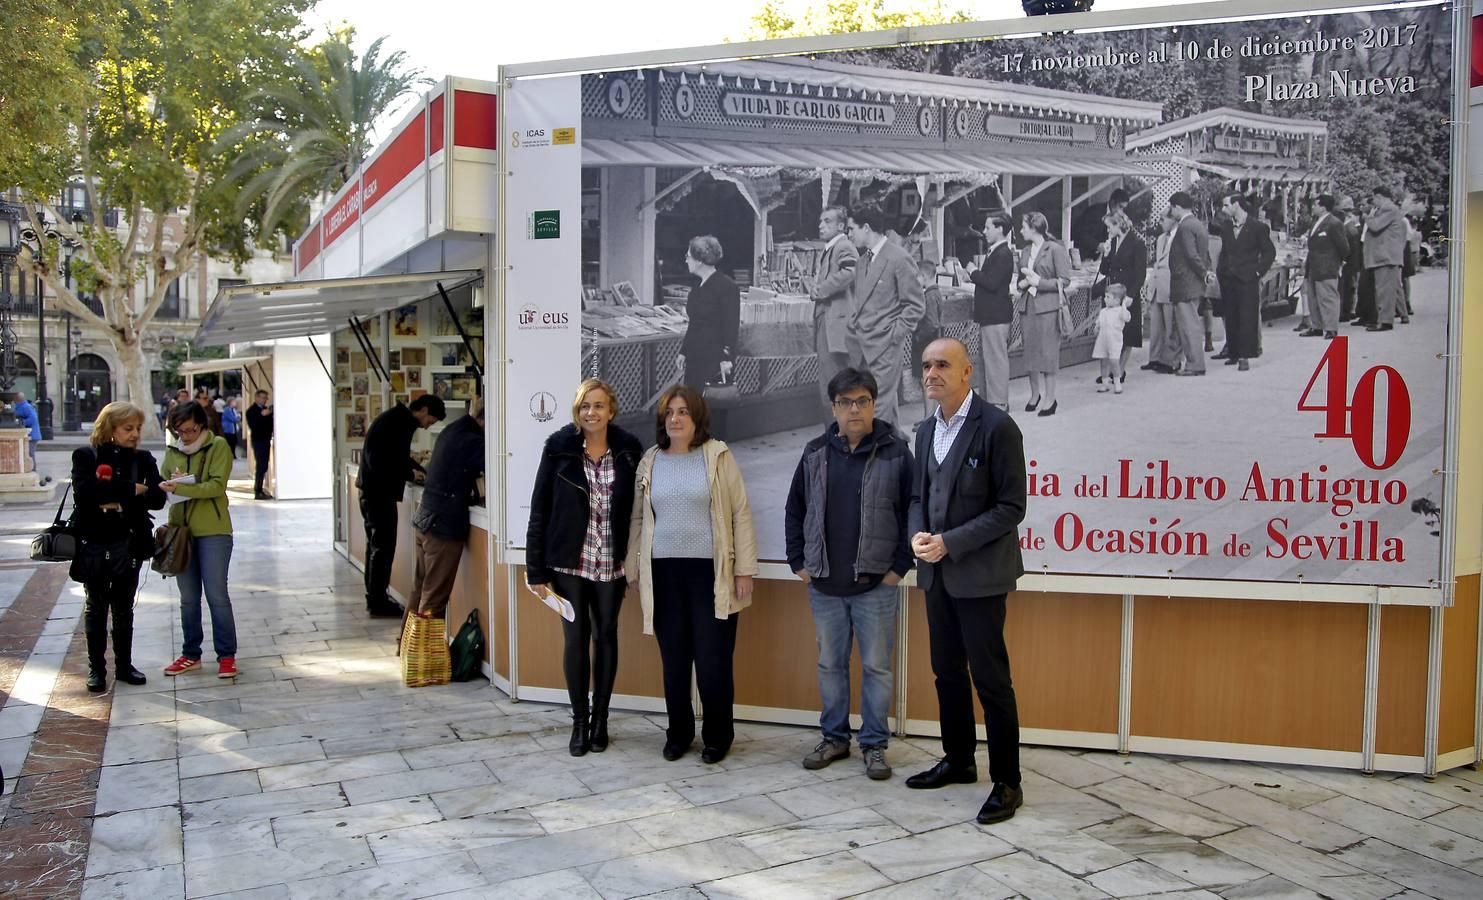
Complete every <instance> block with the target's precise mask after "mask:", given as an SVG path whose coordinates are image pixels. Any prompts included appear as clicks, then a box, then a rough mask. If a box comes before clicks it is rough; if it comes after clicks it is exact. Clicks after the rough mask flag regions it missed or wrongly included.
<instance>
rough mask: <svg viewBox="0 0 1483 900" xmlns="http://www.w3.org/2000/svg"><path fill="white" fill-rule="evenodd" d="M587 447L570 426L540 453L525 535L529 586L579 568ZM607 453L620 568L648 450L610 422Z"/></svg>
mask: <svg viewBox="0 0 1483 900" xmlns="http://www.w3.org/2000/svg"><path fill="white" fill-rule="evenodd" d="M585 446H586V445H585V441H584V440H583V438H582V430H581V429H580V428H578V427H577V426H576V425H575V424H572V425H567V426H565V427H563V428H561V429H559V430H558V431H557V432H556V433H555V434H553V435H551V436H550V437H549V438H547V439H546V446H545V448H544V449H543V450H542V451H541V467H540V469H539V470H538V471H537V472H536V483H535V487H534V489H533V490H532V491H531V496H530V524H529V525H528V526H527V528H526V532H525V577H526V581H528V582H529V583H531V584H546V583H548V582H550V581H551V576H552V571H553V569H556V568H562V569H575V568H578V567H579V566H580V565H581V562H582V542H583V540H584V539H585V538H586V536H587V514H588V504H587V498H588V484H587V467H586V465H585V464H584V463H583V462H582V455H583V453H584V448H585ZM608 449H609V450H611V451H612V454H613V500H612V517H611V527H612V531H613V560H614V562H615V563H616V564H617V565H622V563H623V558H624V557H625V556H626V555H627V554H628V521H629V518H630V517H631V515H632V513H633V485H634V477H635V475H636V474H637V472H638V464H639V459H640V458H641V457H642V456H643V453H644V447H643V445H642V444H640V443H639V441H638V438H636V437H634V436H633V435H631V434H629V433H628V432H626V431H624V430H623V429H622V428H619V427H618V426H617V425H614V424H612V423H609V424H608Z"/></svg>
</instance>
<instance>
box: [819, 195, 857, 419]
mask: <svg viewBox="0 0 1483 900" xmlns="http://www.w3.org/2000/svg"><path fill="white" fill-rule="evenodd" d="M849 220H850V213H849V210H847V209H845V208H844V207H843V206H830V207H826V208H825V209H824V212H823V213H821V214H820V215H819V238H820V239H822V240H824V241H825V242H826V243H825V245H824V255H823V257H821V258H820V259H819V268H818V273H817V275H816V276H815V278H814V282H813V285H812V286H811V287H810V288H809V292H808V295H809V298H810V299H811V300H813V301H814V352H815V353H817V354H818V356H819V397H820V399H821V400H822V401H823V403H824V405H825V407H827V408H829V409H832V407H830V398H829V382H830V381H831V380H832V379H833V378H834V376H835V375H837V374H838V373H839V370H840V369H843V368H845V367H846V366H848V365H849V364H850V348H849V334H848V331H849V319H850V306H851V304H852V303H853V301H854V298H855V270H856V267H857V265H858V264H859V262H860V251H858V250H856V249H855V245H854V244H853V243H851V242H850V239H849V236H848V235H846V234H845V231H846V229H847V228H848V226H849Z"/></svg>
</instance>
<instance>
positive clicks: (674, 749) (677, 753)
mask: <svg viewBox="0 0 1483 900" xmlns="http://www.w3.org/2000/svg"><path fill="white" fill-rule="evenodd" d="M691 740H693V738H692V739H691ZM689 749H690V741H686V742H684V743H683V744H682V743H680V742H679V741H665V742H664V758H665V759H667V760H669V761H670V762H674V761H675V760H677V759H679V758H680V757H682V756H684V755H685V751H686V750H689Z"/></svg>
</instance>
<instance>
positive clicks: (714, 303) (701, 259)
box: [675, 234, 741, 390]
mask: <svg viewBox="0 0 1483 900" xmlns="http://www.w3.org/2000/svg"><path fill="white" fill-rule="evenodd" d="M721 257H722V250H721V242H720V241H718V240H716V239H715V238H714V237H713V236H711V235H709V234H703V235H699V236H698V237H693V238H691V239H690V244H689V246H688V247H687V248H686V250H685V266H686V267H687V268H688V269H689V270H690V274H691V275H694V276H695V277H696V278H698V279H700V284H699V285H698V286H697V287H696V288H695V289H694V290H692V291H691V292H690V296H689V298H688V299H686V301H685V312H686V315H688V316H689V317H690V324H689V325H688V326H687V327H686V328H685V337H684V338H683V339H682V340H681V343H680V353H679V356H677V357H676V359H675V365H676V366H677V367H678V368H679V369H680V378H681V380H682V381H683V382H684V383H685V384H688V385H690V386H691V387H694V388H695V389H697V390H705V386H706V384H708V383H712V384H714V383H720V382H726V383H730V381H731V366H732V362H733V359H734V358H735V356H736V354H737V350H738V346H737V336H738V335H739V334H740V333H741V291H740V289H738V288H737V286H736V282H734V281H732V280H731V279H730V278H728V277H726V275H724V274H722V273H721V272H720V271H718V270H717V269H716V266H717V265H718V264H719V263H720V262H721Z"/></svg>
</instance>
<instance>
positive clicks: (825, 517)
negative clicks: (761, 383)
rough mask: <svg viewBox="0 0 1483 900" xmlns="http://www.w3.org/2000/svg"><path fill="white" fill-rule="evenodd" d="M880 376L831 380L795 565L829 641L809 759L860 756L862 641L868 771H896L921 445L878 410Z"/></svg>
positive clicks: (799, 509)
mask: <svg viewBox="0 0 1483 900" xmlns="http://www.w3.org/2000/svg"><path fill="white" fill-rule="evenodd" d="M876 390H877V387H876V383H875V377H874V376H872V375H871V374H870V373H869V372H861V371H860V370H859V369H841V370H840V371H839V372H838V373H837V374H836V375H835V376H834V380H832V381H831V382H829V394H830V397H831V398H832V400H833V406H834V422H833V423H831V424H830V425H829V426H828V427H827V428H825V429H824V433H823V434H821V435H819V436H818V437H816V438H814V439H813V440H811V441H809V442H808V443H807V444H805V445H804V447H803V456H802V457H801V458H800V459H799V460H798V468H797V469H795V470H794V472H793V484H792V486H791V487H790V488H789V490H788V502H787V519H786V535H787V552H788V568H790V569H792V570H793V574H795V575H797V576H798V577H799V578H800V579H802V580H803V583H804V584H806V585H808V600H809V606H810V607H811V608H812V610H813V615H814V632H815V635H816V638H817V643H818V646H819V696H820V698H821V699H822V701H823V709H822V711H821V712H820V714H819V730H820V732H821V733H822V737H823V740H821V741H819V745H818V746H817V747H815V748H814V749H813V752H811V753H809V754H808V755H807V756H805V757H804V758H803V767H804V768H805V769H822V768H824V767H825V766H827V765H829V764H830V763H832V762H834V761H835V760H837V759H844V758H845V757H846V756H849V755H850V643H851V641H852V640H858V641H859V644H860V667H861V673H862V674H861V676H860V678H861V682H860V716H861V718H862V720H863V721H862V723H861V728H860V733H859V740H860V755H861V757H862V759H863V760H864V762H865V774H866V775H867V776H868V777H869V778H871V779H873V780H875V781H881V780H884V779H886V778H890V777H891V766H890V765H889V764H888V763H887V762H886V746H887V744H888V743H889V742H890V736H891V733H890V729H889V728H887V726H886V716H887V715H888V714H889V713H890V709H891V654H892V652H893V650H894V648H895V646H896V617H897V611H898V607H899V605H900V596H899V594H898V592H897V590H896V585H897V584H899V583H900V582H901V579H902V578H903V577H905V575H906V573H907V572H910V571H911V565H912V556H911V548H910V547H909V546H908V545H907V542H906V512H907V509H908V507H910V505H911V474H912V466H911V451H910V450H909V449H908V448H907V444H906V439H905V438H903V437H901V435H900V434H899V433H898V432H897V431H896V429H895V428H894V427H893V426H892V425H891V424H890V423H887V422H880V421H877V420H876V419H875V413H874V406H875V395H876Z"/></svg>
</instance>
